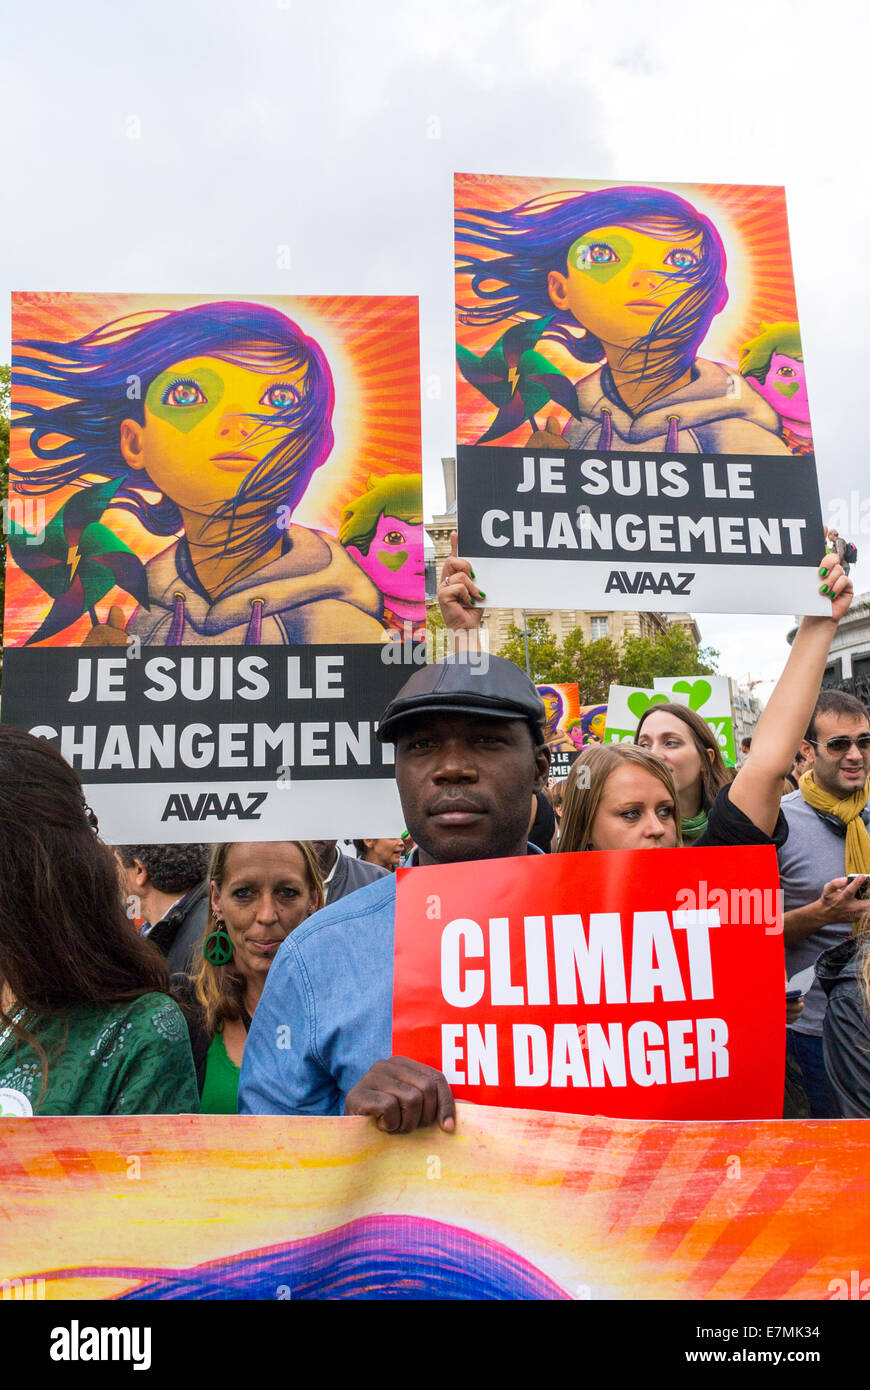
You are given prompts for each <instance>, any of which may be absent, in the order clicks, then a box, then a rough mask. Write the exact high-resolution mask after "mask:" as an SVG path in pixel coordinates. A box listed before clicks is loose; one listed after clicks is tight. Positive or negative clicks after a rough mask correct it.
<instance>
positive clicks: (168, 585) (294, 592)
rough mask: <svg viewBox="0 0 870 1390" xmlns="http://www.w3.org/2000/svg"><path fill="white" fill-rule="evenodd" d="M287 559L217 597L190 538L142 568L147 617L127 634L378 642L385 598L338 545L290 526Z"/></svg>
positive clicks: (162, 641) (252, 641)
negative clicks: (203, 578) (201, 574)
mask: <svg viewBox="0 0 870 1390" xmlns="http://www.w3.org/2000/svg"><path fill="white" fill-rule="evenodd" d="M286 536H287V540H288V542H289V545H288V546H287V548H286V549H285V551H284V553H283V555H281V556H279V558H278V559H277V560H273V561H272V563H271V564H268V565H264V566H263V567H262V569H259V570H257V571H256V572H255V573H253V574H248V575H245V576H243V577H242V578H240V579H238V580H236V582H235V583H233V584H231V585H230V586H229V588H227V589H224V590H223V591H222V592H221V594H220V595H219V597H218V598H216V599H212V598H211V596H210V594H208V593H207V592H206V590H205V589H204V588H203V586H202V584H201V583H200V581H199V578H198V576H197V574H196V571H195V569H194V568H193V564H192V562H191V559H190V550H189V548H188V544H187V541H186V539H185V538H183V537H182V539H181V540H179V541H176V542H175V543H174V544H173V545H171V546H169V548H168V549H167V550H164V551H163V553H162V554H160V555H157V556H155V558H154V559H153V560H150V561H149V563H148V564H147V565H146V566H145V571H146V574H147V576H148V596H149V600H150V603H151V608H150V611H146V610H145V609H144V608H141V607H140V608H137V609H136V611H135V613H134V614H133V616H132V618H131V619H130V621H129V623H128V624H127V632H128V634H130V635H132V636H134V637H140V638H141V639H142V641H143V642H144V643H145V644H146V645H149V646H167V647H175V646H188V645H190V646H198V645H203V644H209V643H216V644H220V645H224V646H242V645H246V646H247V645H250V646H256V645H258V644H260V643H264V644H270V645H287V644H294V643H305V644H307V643H312V642H313V643H317V642H322V643H333V642H335V643H340V642H380V641H382V640H383V636H384V629H383V626H382V625H381V623H380V622H379V617H380V614H381V612H382V609H383V602H382V597H381V594H380V592H379V591H378V589H377V588H376V587H375V585H374V584H373V583H372V581H371V580H370V579H369V577H368V575H367V574H365V573H364V572H363V570H361V569H360V567H359V565H357V564H355V562H354V561H353V560H352V559H351V558H350V556H349V555H348V553H347V551H346V550H345V549H344V547H343V546H342V545H340V544H339V542H338V541H337V540H336V539H335V538H334V537H333V536H330V535H327V534H326V533H325V532H323V531H312V530H309V529H308V528H307V527H305V526H290V527H289V528H288V530H287V532H286Z"/></svg>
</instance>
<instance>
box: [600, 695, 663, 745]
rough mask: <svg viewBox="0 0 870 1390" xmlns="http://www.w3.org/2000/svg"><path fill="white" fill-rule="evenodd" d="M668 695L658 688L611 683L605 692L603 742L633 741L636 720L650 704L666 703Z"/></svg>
mask: <svg viewBox="0 0 870 1390" xmlns="http://www.w3.org/2000/svg"><path fill="white" fill-rule="evenodd" d="M667 701H668V697H667V695H665V694H664V692H663V691H660V690H645V689H644V688H643V686H639V685H612V686H611V687H610V689H609V690H608V692H607V728H606V729H605V731H604V742H605V743H634V736H635V734H636V732H637V725H638V721H639V720H640V717H641V715H642V714H643V713H644V711H645V710H648V709H649V707H650V705H664V704H667Z"/></svg>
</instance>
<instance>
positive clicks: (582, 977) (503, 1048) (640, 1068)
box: [393, 846, 785, 1120]
mask: <svg viewBox="0 0 870 1390" xmlns="http://www.w3.org/2000/svg"><path fill="white" fill-rule="evenodd" d="M781 933H782V911H781V904H780V894H779V875H778V873H777V866H776V852H775V850H774V849H773V848H772V847H768V846H764V847H752V848H738V849H729V850H728V851H727V853H726V852H725V851H723V850H721V849H706V850H705V849H690V850H685V849H669V850H658V851H657V852H656V854H655V860H654V863H653V861H651V860H650V857H649V851H645V850H643V851H637V850H636V851H629V850H619V851H611V852H609V853H595V852H587V853H585V854H583V855H582V856H580V855H576V854H558V855H550V856H547V857H546V858H544V859H541V860H539V859H537V858H519V859H500V860H494V861H488V862H487V863H485V864H481V863H475V864H448V865H441V866H437V867H432V868H416V869H412V870H401V869H400V870H399V877H398V883H397V889H396V936H395V967H394V976H393V1053H394V1055H397V1056H403V1057H413V1058H414V1059H415V1060H416V1061H418V1062H425V1063H427V1064H428V1065H429V1066H433V1067H435V1068H437V1070H438V1071H442V1072H443V1073H444V1075H445V1076H446V1078H447V1080H448V1081H449V1082H450V1085H451V1087H452V1088H453V1090H454V1091H455V1093H456V1095H458V1096H460V1097H461V1098H463V1099H465V1100H470V1101H475V1102H479V1103H481V1104H487V1105H506V1106H521V1107H522V1106H525V1107H532V1108H539V1109H541V1110H549V1109H553V1108H554V1107H556V1106H558V1108H559V1109H560V1110H564V1111H572V1112H575V1111H576V1112H578V1113H580V1114H598V1115H615V1116H619V1117H620V1118H621V1119H639V1118H649V1119H680V1120H687V1119H719V1120H723V1119H756V1118H758V1119H765V1118H768V1119H769V1118H773V1117H775V1116H777V1115H781V1114H782V1104H783V1080H784V1064H785V1015H784V1009H785V995H784V990H783V978H784V975H783V970H784V967H783V947H782V934H781ZM749 962H751V975H752V988H751V990H747V987H746V981H747V969H748V963H749Z"/></svg>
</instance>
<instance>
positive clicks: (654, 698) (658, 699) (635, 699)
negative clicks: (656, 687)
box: [625, 690, 668, 719]
mask: <svg viewBox="0 0 870 1390" xmlns="http://www.w3.org/2000/svg"><path fill="white" fill-rule="evenodd" d="M625 703H626V704H627V705H628V708H629V709H630V711H631V713H632V714H633V715H634V717H635V719H640V716H641V715H642V714H643V712H644V710H648V709H649V707H650V705H666V704H667V703H668V697H667V695H644V693H643V691H642V690H636V691H635V692H634V694H633V695H629V697H628V699H627V700H626V702H625Z"/></svg>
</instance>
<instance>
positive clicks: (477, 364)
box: [455, 174, 797, 455]
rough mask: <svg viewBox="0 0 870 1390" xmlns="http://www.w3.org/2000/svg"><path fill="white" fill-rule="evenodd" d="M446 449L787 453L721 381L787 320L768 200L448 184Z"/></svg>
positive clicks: (784, 265)
mask: <svg viewBox="0 0 870 1390" xmlns="http://www.w3.org/2000/svg"><path fill="white" fill-rule="evenodd" d="M455 198H456V272H457V314H456V317H457V358H458V390H457V419H458V435H459V441H460V443H463V444H478V443H497V444H501V445H506V446H519V445H525V444H531V445H532V447H534V448H548V449H568V448H573V449H589V450H592V449H594V450H611V449H613V450H616V449H620V448H623V447H627V446H641V447H642V448H643V449H644V451H645V452H648V453H663V452H669V453H670V452H674V453H684V454H692V453H704V454H708V455H723V454H724V455H729V454H738V455H746V454H759V455H777V454H788V453H790V452H792V450H791V448H790V442H791V441H790V437H789V436H788V435H787V434H786V432H785V430H784V421H783V413H782V412H781V411H778V410H777V409H776V408H775V404H776V403H777V402H776V398H773V400H774V403H771V399H770V396H769V393H768V395H767V397H766V396H765V393H764V392H763V391H761V390H760V389H757V388H758V383H757V382H756V381H754V380H751V379H749V378H748V377H747V376H745V375H741V373H740V371H739V370H738V366H739V362H740V357H741V350H742V348H743V345H744V344H745V343H746V342H747V341H748V340H750V339H752V338H754V336H755V335H756V334H757V333H758V332H759V331H760V326H761V324H762V323H765V322H776V321H781V320H790V321H794V322H795V326H796V321H797V309H796V305H795V296H794V282H793V278H792V270H791V257H790V250H789V240H788V226H787V221H786V211H785V197H784V191H783V189H781V188H758V187H744V186H735V185H691V186H680V187H671V186H666V185H639V184H614V183H611V184H604V183H591V182H582V181H576V180H575V181H570V182H564V181H558V180H553V179H550V180H542V179H516V178H501V177H484V176H476V175H464V174H463V175H457V177H456V187H455Z"/></svg>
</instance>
